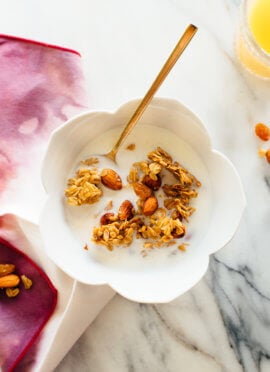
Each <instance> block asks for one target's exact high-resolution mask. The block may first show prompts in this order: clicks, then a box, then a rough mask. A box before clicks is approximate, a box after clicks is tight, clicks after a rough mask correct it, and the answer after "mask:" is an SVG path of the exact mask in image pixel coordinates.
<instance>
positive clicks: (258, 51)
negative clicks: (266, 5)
mask: <svg viewBox="0 0 270 372" xmlns="http://www.w3.org/2000/svg"><path fill="white" fill-rule="evenodd" d="M251 1H252V0H243V2H242V7H241V8H242V9H241V13H242V14H241V18H242V35H243V36H244V39H245V41H246V43H247V44H248V46H249V47H250V49H251V51H252V52H253V53H254V54H255V55H257V57H258V58H259V59H260V60H262V61H263V63H264V64H266V65H269V66H270V54H269V53H267V52H266V50H264V49H263V48H262V47H260V45H259V44H258V43H257V41H256V40H255V38H254V36H253V35H252V32H251V30H250V26H249V21H248V19H249V16H248V13H249V9H248V7H249V5H250V2H251ZM253 1H254V0H253ZM255 1H256V0H255Z"/></svg>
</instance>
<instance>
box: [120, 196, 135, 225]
mask: <svg viewBox="0 0 270 372" xmlns="http://www.w3.org/2000/svg"><path fill="white" fill-rule="evenodd" d="M133 209H134V207H133V204H132V203H131V202H130V201H129V200H125V201H123V203H122V204H121V205H120V207H119V211H118V218H119V220H121V221H125V220H130V219H131V218H132V217H133V215H134V213H133Z"/></svg>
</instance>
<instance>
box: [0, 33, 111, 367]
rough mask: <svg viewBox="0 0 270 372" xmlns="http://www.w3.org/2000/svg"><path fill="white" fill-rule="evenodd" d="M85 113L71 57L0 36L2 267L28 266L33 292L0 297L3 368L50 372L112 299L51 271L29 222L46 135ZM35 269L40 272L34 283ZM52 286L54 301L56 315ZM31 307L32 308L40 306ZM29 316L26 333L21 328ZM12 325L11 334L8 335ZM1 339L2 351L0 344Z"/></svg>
mask: <svg viewBox="0 0 270 372" xmlns="http://www.w3.org/2000/svg"><path fill="white" fill-rule="evenodd" d="M86 108H87V101H86V94H85V89H84V79H83V74H82V69H81V65H80V56H79V54H78V53H77V52H75V51H72V50H69V49H65V48H59V47H56V46H52V45H46V44H42V43H38V42H33V41H29V40H24V39H20V38H16V37H10V36H5V35H2V36H1V35H0V115H1V120H0V131H1V137H0V237H1V239H4V241H3V240H1V241H2V245H0V262H1V259H2V260H4V261H6V260H7V259H8V258H10V259H14V261H16V260H17V259H18V262H19V265H18V270H19V271H21V270H22V269H23V268H24V267H27V268H28V269H29V270H30V269H31V270H30V272H31V275H33V279H34V285H33V291H30V290H29V292H27V293H26V292H24V293H21V294H20V297H19V296H18V298H14V299H8V300H7V299H6V298H4V297H3V296H2V293H1V296H0V337H1V340H0V365H1V367H2V370H3V371H9V370H14V371H19V372H22V371H35V372H36V371H44V372H45V371H46V372H47V371H51V370H53V369H54V368H55V366H56V365H57V364H58V363H59V361H60V360H61V359H62V358H63V356H64V355H65V354H66V352H67V351H68V350H69V348H70V347H71V346H72V344H73V343H74V342H75V341H76V340H77V338H78V337H79V336H80V335H81V333H82V332H83V331H84V330H85V329H86V327H87V326H88V325H89V324H90V323H91V321H92V320H93V319H94V318H95V316H96V315H97V314H98V313H99V311H100V310H101V309H102V308H103V306H104V305H105V304H106V303H107V302H108V301H109V300H110V299H111V297H112V296H113V295H114V291H113V290H112V289H110V288H109V287H107V286H94V287H92V286H86V285H83V284H81V283H77V282H76V281H74V280H73V279H71V278H70V277H68V276H67V275H66V274H64V273H63V272H62V271H61V270H60V269H59V268H57V267H56V266H55V265H54V264H53V263H52V262H51V261H50V260H49V258H48V257H47V256H46V255H45V253H44V250H43V247H42V241H41V238H40V234H39V230H38V227H37V225H36V224H34V223H33V222H37V221H38V218H39V213H40V211H41V208H42V206H43V203H44V200H45V197H46V195H45V192H44V191H43V187H42V185H41V180H40V169H41V162H42V158H43V155H44V151H45V149H46V145H47V142H48V139H49V136H50V133H51V132H52V130H53V129H55V128H56V127H57V126H59V125H60V124H61V123H62V122H63V121H65V120H67V119H68V118H69V117H70V116H73V115H74V114H77V113H79V112H81V111H83V110H85V109H86ZM12 247H16V248H17V249H18V250H19V251H17V250H16V249H13V248H12ZM56 248H57V247H56ZM8 250H10V251H9V252H8ZM15 253H16V254H15ZM17 255H18V256H17ZM15 256H16V257H17V258H16V257H15ZM19 258H21V259H22V260H20V259H19ZM37 266H38V267H37ZM34 269H35V270H37V271H38V272H39V273H40V275H39V276H40V277H39V278H37V277H36V274H37V271H35V270H34ZM32 270H33V271H32ZM34 271H35V273H34ZM42 280H43V281H42ZM35 283H36V287H37V288H36V289H37V290H38V289H39V288H41V287H39V286H41V284H42V285H43V286H44V288H43V289H42V291H43V290H44V293H45V294H42V297H43V296H44V298H46V299H47V300H48V299H49V300H48V302H49V303H48V304H47V305H48V306H47V305H46V306H45V305H44V308H43V311H41V308H40V307H39V311H41V313H40V314H41V315H40V316H41V318H40V319H39V317H34V315H33V313H32V312H31V311H29V312H28V310H29V307H30V304H31V302H32V301H33V299H34V298H35V297H32V296H36V293H34V286H35ZM55 288H56V290H57V291H58V299H57V304H56V308H55V310H54V306H55V300H56V290H55ZM26 294H27V297H25V296H26ZM23 295H24V296H23ZM31 295H32V296H31ZM27 299H28V300H27ZM12 300H14V302H12ZM26 300H27V301H29V302H27V301H26ZM20 301H22V303H21V306H23V307H24V316H25V319H24V320H25V321H24V322H23V323H20V317H19V316H18V317H17V316H15V315H14V313H15V303H18V304H19V303H20ZM24 301H26V302H24ZM82 302H83V303H84V306H83V307H82V306H81V303H82ZM35 306H37V308H38V304H35ZM18 307H19V308H20V306H18ZM18 311H20V309H18ZM52 312H53V314H52V315H51V313H52ZM78 314H79V315H78ZM50 315H51V316H50ZM20 316H22V314H20ZM49 316H50V318H49ZM27 317H28V318H29V319H27ZM48 318H49V320H48ZM30 319H31V322H32V321H33V324H31V327H30V328H31V332H30V330H27V329H26V327H27V324H28V323H27V322H28V321H30ZM46 320H48V321H47V322H46ZM11 324H12V325H13V326H12V328H14V329H13V332H14V333H13V336H14V337H13V336H12V337H11V334H10V335H9V333H8V334H7V326H8V325H11ZM15 328H16V329H15ZM9 329H10V327H9ZM27 331H29V333H27ZM41 331H42V332H41ZM40 332H41V333H40ZM23 335H25V338H24V337H23ZM9 336H10V337H9ZM5 340H6V341H7V343H6V345H8V346H7V347H3V346H2V345H4V344H5Z"/></svg>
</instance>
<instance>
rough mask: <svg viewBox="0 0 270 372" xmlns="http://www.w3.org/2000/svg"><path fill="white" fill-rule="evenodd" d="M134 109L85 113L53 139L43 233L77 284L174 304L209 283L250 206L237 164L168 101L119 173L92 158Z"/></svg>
mask: <svg viewBox="0 0 270 372" xmlns="http://www.w3.org/2000/svg"><path fill="white" fill-rule="evenodd" d="M137 105H138V100H134V101H131V102H128V103H126V104H124V105H123V106H121V107H120V108H119V109H118V110H117V111H116V112H115V113H109V112H86V113H83V114H81V115H79V116H76V117H75V118H72V119H71V120H69V121H68V122H66V123H65V124H64V125H63V126H61V127H60V128H59V129H57V130H56V131H55V132H54V133H53V135H52V137H51V140H50V143H49V145H48V149H47V152H46V155H45V159H44V162H43V168H42V180H43V184H44V187H45V190H46V192H47V194H48V197H47V202H46V204H45V206H44V209H43V211H42V214H41V218H40V231H41V234H42V237H43V240H44V247H45V250H46V252H47V254H48V255H49V257H50V258H51V259H52V260H53V261H54V262H55V263H56V265H58V266H59V267H60V268H61V269H62V270H63V271H65V272H66V273H67V274H68V275H70V276H71V277H72V278H74V279H76V280H78V281H80V282H83V283H86V284H91V285H100V284H108V285H110V286H111V287H112V288H113V289H115V290H116V292H118V293H120V294H121V295H123V296H125V297H126V298H129V299H131V300H134V301H138V302H147V303H151V302H168V301H171V300H173V299H174V298H176V297H177V296H179V295H181V294H182V293H184V292H185V291H187V290H188V289H190V288H191V287H192V286H193V285H194V284H196V283H197V282H198V281H199V280H200V278H201V277H202V276H203V275H204V273H205V272H206V270H207V267H208V261H209V255H210V254H212V253H214V252H216V251H217V250H219V249H220V248H222V247H224V246H225V245H226V244H227V243H228V242H229V241H230V239H231V238H232V237H233V234H234V232H235V231H236V229H237V227H238V224H239V222H240V219H241V216H242V213H243V210H244V207H245V204H246V201H245V196H244V192H243V188H242V185H241V181H240V178H239V176H238V174H237V172H236V170H235V168H234V166H233V165H232V163H231V162H230V161H229V160H228V159H227V158H226V157H225V156H224V155H222V154H221V153H219V152H217V151H216V150H214V149H212V146H211V141H210V136H209V134H208V132H207V130H206V129H205V127H204V125H203V124H202V122H201V121H200V120H199V119H198V117H197V116H195V115H194V114H193V113H192V112H191V111H190V110H189V109H188V108H186V107H185V106H184V105H182V104H181V103H179V102H177V101H175V100H172V99H165V98H155V99H153V101H152V102H151V104H150V105H149V106H148V108H147V110H146V111H145V113H144V115H143V116H142V118H141V119H140V121H139V122H138V124H137V126H136V127H135V128H134V130H133V131H132V133H131V134H130V135H129V137H128V138H127V140H126V143H124V144H123V146H122V147H121V149H120V150H119V152H118V155H117V162H116V164H115V163H112V162H111V161H110V160H109V159H107V158H105V157H102V156H96V155H93V154H103V153H107V152H108V151H109V150H110V149H111V148H112V146H113V145H114V143H115V141H116V140H117V138H118V136H119V134H120V132H121V130H122V128H123V126H124V125H125V124H126V123H127V121H128V119H129V118H130V116H131V114H132V113H133V112H134V110H135V108H136V106H137Z"/></svg>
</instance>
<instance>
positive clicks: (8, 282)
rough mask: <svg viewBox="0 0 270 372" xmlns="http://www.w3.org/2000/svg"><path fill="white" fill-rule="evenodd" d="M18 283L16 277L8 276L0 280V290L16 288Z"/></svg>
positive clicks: (18, 279)
mask: <svg viewBox="0 0 270 372" xmlns="http://www.w3.org/2000/svg"><path fill="white" fill-rule="evenodd" d="M19 283H20V278H19V277H18V275H15V274H10V275H6V276H2V277H1V278H0V288H10V287H16V286H17V285H18V284H19Z"/></svg>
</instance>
